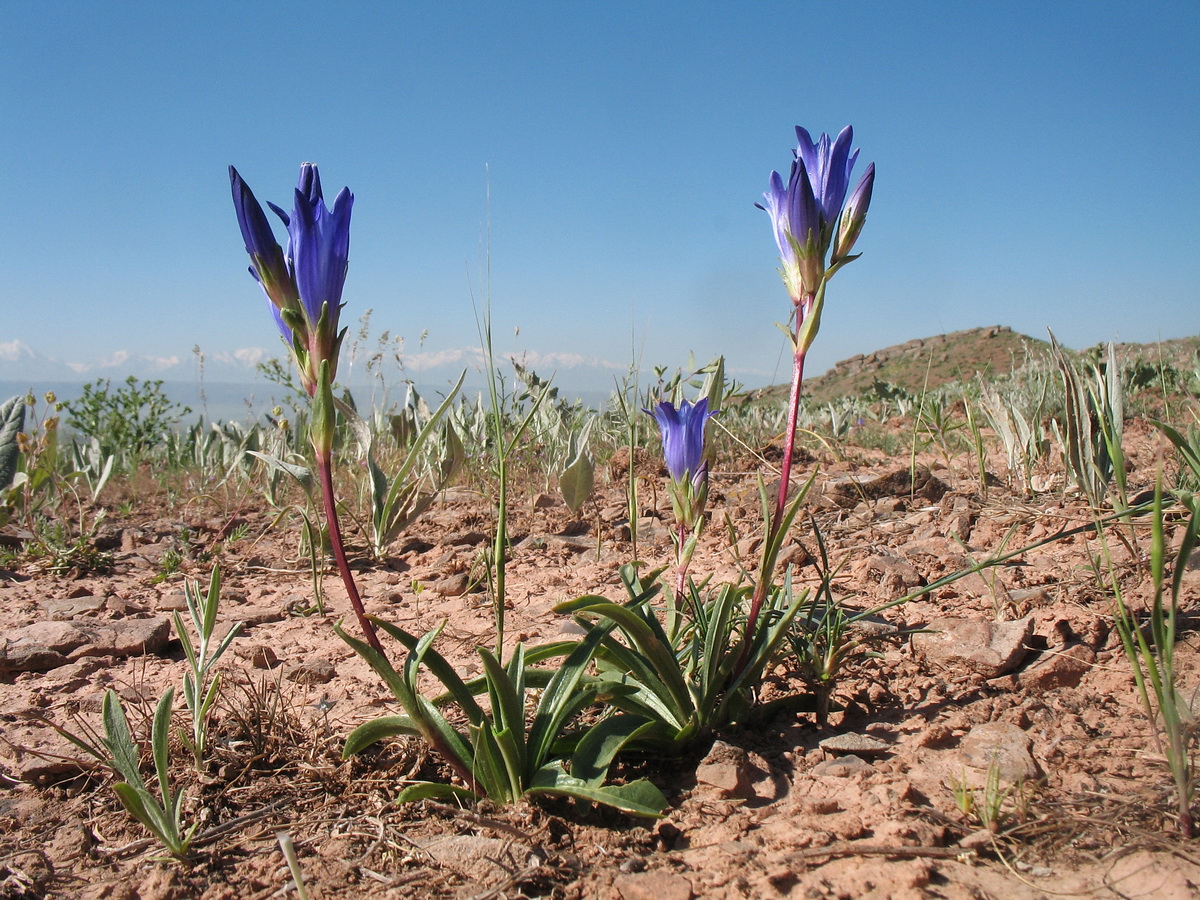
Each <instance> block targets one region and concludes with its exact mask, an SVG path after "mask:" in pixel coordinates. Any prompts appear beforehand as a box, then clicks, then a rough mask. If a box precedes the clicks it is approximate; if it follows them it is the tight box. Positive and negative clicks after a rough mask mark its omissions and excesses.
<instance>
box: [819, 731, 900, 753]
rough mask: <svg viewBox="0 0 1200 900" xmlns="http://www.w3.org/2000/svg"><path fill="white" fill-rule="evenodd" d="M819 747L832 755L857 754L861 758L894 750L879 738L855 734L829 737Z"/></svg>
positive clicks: (849, 733)
mask: <svg viewBox="0 0 1200 900" xmlns="http://www.w3.org/2000/svg"><path fill="white" fill-rule="evenodd" d="M818 746H819V747H820V748H821V749H822V750H826V751H828V752H830V753H856V754H859V755H861V756H879V755H881V754H883V753H887V752H889V751H890V750H891V749H892V748H891V745H890V744H888V743H886V742H884V741H881V740H879V738H877V737H872V736H871V735H869V734H858V733H855V732H847V733H845V734H835V735H833V736H832V737H827V738H825V739H824V740H823V741H821V742H820V743H819V744H818Z"/></svg>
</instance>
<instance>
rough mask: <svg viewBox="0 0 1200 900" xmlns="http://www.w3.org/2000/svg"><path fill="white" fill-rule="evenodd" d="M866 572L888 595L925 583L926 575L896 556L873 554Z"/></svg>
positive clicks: (868, 561) (903, 592)
mask: <svg viewBox="0 0 1200 900" xmlns="http://www.w3.org/2000/svg"><path fill="white" fill-rule="evenodd" d="M864 574H865V575H866V577H867V578H869V579H870V580H871V581H873V582H878V584H879V589H880V591H881V592H882V593H884V594H886V595H888V596H899V595H901V594H905V593H907V592H908V591H910V590H912V589H913V588H916V587H920V586H921V585H923V584H924V583H925V579H924V577H923V576H922V575H921V573H920V572H918V571H917V570H916V569H914V568H913V567H912V566H911V565H909V564H908V563H906V562H904V560H902V559H897V558H896V557H894V556H886V555H880V556H873V557H871V558H870V559H869V560H867V563H866V567H865V571H864Z"/></svg>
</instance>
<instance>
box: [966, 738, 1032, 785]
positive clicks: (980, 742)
mask: <svg viewBox="0 0 1200 900" xmlns="http://www.w3.org/2000/svg"><path fill="white" fill-rule="evenodd" d="M1032 746H1033V741H1032V740H1031V739H1030V737H1029V735H1028V734H1026V733H1025V732H1024V731H1023V730H1022V729H1021V728H1020V727H1018V726H1016V725H1013V724H1010V723H1008V722H984V723H983V724H981V725H976V726H975V727H974V728H972V729H971V730H970V731H968V732H967V733H966V734H965V735H964V736H963V739H962V742H961V743H960V744H959V754H960V755H961V757H962V762H963V765H964V766H967V767H970V768H972V769H977V770H979V772H981V773H986V772H987V771H988V770H989V769H991V768H992V767H993V766H994V767H995V768H996V770H997V772H998V773H999V775H1000V780H1001V781H1002V782H1004V783H1006V784H1014V783H1017V782H1021V781H1026V780H1028V779H1031V778H1037V777H1038V775H1040V774H1041V770H1040V769H1039V768H1038V764H1037V762H1036V761H1035V760H1034V758H1033V756H1032V755H1031V754H1030V752H1029V750H1030V747H1032ZM984 777H986V776H984ZM973 786H975V787H982V786H983V783H981V784H980V785H973Z"/></svg>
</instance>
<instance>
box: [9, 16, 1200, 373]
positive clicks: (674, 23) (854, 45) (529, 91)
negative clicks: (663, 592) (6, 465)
mask: <svg viewBox="0 0 1200 900" xmlns="http://www.w3.org/2000/svg"><path fill="white" fill-rule="evenodd" d="M2 20H3V24H2V27H0V122H2V125H0V172H2V173H3V176H2V177H3V179H4V190H3V196H4V202H5V205H6V214H5V215H4V216H3V217H2V219H0V304H2V307H0V308H2V309H3V318H2V319H0V321H2V323H3V324H2V325H0V343H3V342H9V341H15V340H19V341H21V342H23V343H25V344H27V345H29V346H30V347H32V348H33V349H34V350H36V351H38V352H39V353H42V354H46V355H49V356H54V357H57V358H60V359H63V360H67V361H83V362H86V361H89V360H92V359H96V358H99V357H103V356H108V355H110V354H112V353H113V352H115V351H118V350H127V351H130V352H133V353H146V354H152V355H160V356H161V355H171V354H177V355H181V356H183V357H188V356H190V353H191V348H192V347H193V345H196V344H199V345H200V346H201V347H202V348H203V349H204V350H205V351H206V352H208V353H213V352H216V351H219V350H234V349H238V348H245V347H254V346H260V347H267V348H270V349H271V350H272V351H273V352H274V351H276V350H277V349H278V344H277V343H276V338H275V335H274V331H273V325H272V323H271V320H270V316H269V314H268V312H267V310H266V308H265V301H264V300H263V299H262V298H261V295H260V293H259V292H258V288H257V287H256V286H255V285H254V283H253V282H252V281H251V279H250V277H249V275H247V274H246V271H245V266H246V259H245V255H244V252H243V249H242V244H241V240H240V237H239V234H238V229H237V225H236V221H235V218H234V213H233V208H232V204H231V201H230V198H229V189H228V181H227V176H226V168H225V167H226V166H227V165H228V164H230V163H232V164H234V165H236V166H237V167H238V169H239V171H240V172H241V173H242V174H243V176H244V177H245V178H246V180H247V181H248V182H249V184H250V185H251V186H252V188H253V189H254V190H255V192H256V193H257V195H258V196H259V198H260V199H264V200H265V199H272V200H274V201H275V202H277V203H280V204H282V205H285V206H288V207H290V205H291V203H290V197H291V190H292V187H293V185H294V182H295V177H296V172H297V168H298V165H299V163H300V162H302V161H305V160H311V161H314V162H316V163H318V164H319V165H320V168H321V174H322V178H323V181H324V184H325V188H326V191H327V193H330V194H332V193H334V192H336V191H337V190H338V189H339V188H340V187H341V186H342V185H344V184H345V185H349V186H350V188H351V190H352V191H354V193H355V207H354V219H353V226H352V240H351V256H350V278H349V281H348V283H347V288H346V292H345V297H344V299H345V300H346V301H347V302H348V306H347V307H346V310H345V312H344V316H345V317H346V321H349V322H351V323H353V322H354V320H355V319H356V318H357V316H358V315H359V314H360V313H361V312H362V311H363V310H365V309H367V308H373V309H374V310H375V317H374V324H375V326H376V327H377V328H380V329H382V328H388V329H390V330H391V331H392V332H393V333H399V334H403V335H405V336H406V338H407V339H408V342H409V348H410V349H411V350H413V351H415V350H416V348H417V343H418V338H419V336H420V335H421V333H422V332H423V331H425V330H428V338H427V339H426V341H425V344H424V349H425V350H427V351H446V350H453V349H455V348H462V347H469V346H471V345H474V344H477V336H476V331H475V324H474V319H473V315H472V311H471V302H470V288H469V281H474V283H475V290H476V292H477V293H478V292H479V290H480V284H479V275H480V272H481V269H482V260H483V246H484V234H485V221H486V220H487V218H488V215H489V213H488V208H489V203H488V200H487V192H488V186H489V183H490V194H491V199H490V246H491V259H492V266H491V286H492V298H493V304H494V319H495V330H496V334H497V336H498V340H497V344H498V346H499V348H500V349H502V350H528V351H532V352H534V353H540V354H550V353H565V354H582V355H585V356H589V357H597V358H601V359H605V360H609V361H612V362H615V363H618V364H620V365H625V364H626V363H627V362H628V361H629V359H630V358H631V355H632V354H633V352H634V351H633V349H632V347H633V345H634V344H635V343H636V346H637V347H638V348H639V351H640V353H641V359H642V366H643V368H644V369H645V368H648V367H650V366H653V365H657V364H664V365H669V366H676V365H680V364H683V363H684V362H685V361H686V358H687V354H688V352H689V351H694V352H695V353H696V355H697V356H698V357H700V358H702V359H707V358H709V357H711V356H714V355H716V354H718V353H724V354H725V355H726V357H727V358H728V360H729V364H730V366H731V368H732V369H734V370H735V371H738V372H740V373H741V374H742V376H743V378H744V379H745V380H747V381H749V382H751V383H763V382H766V381H769V380H772V375H773V374H774V373H775V367H776V365H777V362H778V360H779V359H780V354H781V351H782V348H783V345H784V338H783V336H782V335H781V334H780V333H779V331H778V330H777V329H776V328H775V327H774V326H773V323H774V322H776V321H782V320H784V319H785V318H786V316H787V313H788V308H789V303H788V300H787V296H786V294H785V292H784V290H783V286H782V284H781V283H780V282H779V279H778V275H777V273H776V271H775V268H776V264H777V260H776V250H775V246H774V242H773V240H772V236H771V229H770V227H769V224H768V220H767V217H766V214H765V213H763V212H761V211H759V210H757V209H755V208H754V206H753V204H754V203H755V201H757V200H758V199H760V197H761V194H762V192H763V190H764V189H765V188H766V185H767V178H768V175H769V173H770V171H771V170H772V169H780V170H783V171H786V167H787V166H788V165H789V161H790V158H791V154H790V150H791V148H792V146H793V145H794V134H793V126H795V125H797V124H803V125H805V126H806V127H808V128H809V129H810V130H811V131H813V132H814V133H816V132H819V131H829V132H834V131H836V130H838V129H840V128H841V127H842V126H843V125H845V124H847V123H851V124H853V125H854V128H855V144H856V146H858V147H860V148H861V150H862V154H861V156H860V159H859V168H858V170H857V172H861V170H862V169H863V168H865V165H866V163H868V162H871V161H874V162H875V163H876V166H877V169H878V175H877V178H876V182H875V195H874V201H873V205H872V209H871V213H870V216H869V218H868V221H867V225H866V228H865V230H864V232H863V235H862V237H861V239H860V241H859V245H858V249H860V250H862V252H863V257H862V259H860V260H859V261H858V262H856V263H854V264H853V265H851V266H849V267H848V268H846V269H845V270H843V271H842V272H841V273H840V274H839V275H838V276H837V277H836V278H835V279H834V280H833V282H832V284H831V286H830V292H829V297H828V301H827V305H826V313H825V317H824V321H823V326H822V330H821V334H820V336H819V337H818V339H817V343H816V344H815V345H814V348H813V351H812V356H811V359H812V362H811V364H810V371H814V372H819V371H821V370H822V369H824V368H826V367H828V366H829V365H831V364H832V363H833V362H835V361H836V360H838V359H841V358H843V357H846V356H850V355H852V354H854V353H857V352H862V351H869V350H872V349H875V348H877V347H881V346H885V345H887V344H891V343H895V342H897V341H902V340H906V339H908V338H912V337H919V336H924V335H929V334H933V333H937V332H943V331H953V330H957V329H961V328H970V327H974V326H978V325H989V324H996V323H1000V324H1006V325H1011V326H1012V327H1013V328H1015V329H1017V330H1020V331H1025V332H1027V333H1030V334H1034V335H1038V336H1044V334H1045V328H1046V326H1050V327H1051V328H1053V329H1054V330H1055V332H1056V334H1057V335H1058V336H1059V338H1060V340H1062V341H1064V342H1065V343H1067V344H1068V345H1071V346H1075V347H1082V346H1087V345H1090V344H1092V343H1095V342H1097V341H1101V340H1108V339H1118V340H1137V341H1148V340H1154V339H1157V338H1160V337H1163V338H1166V337H1175V336H1182V335H1187V334H1194V333H1197V332H1200V217H1198V216H1197V209H1198V208H1200V175H1198V174H1197V165H1198V163H1197V158H1198V151H1200V3H1197V2H1195V0H1187V2H1164V3H1157V2H1140V3H1131V2H1120V3H1117V2H1074V3H1065V2H1054V0H1040V2H1010V3H1001V2H990V3H951V2H937V3H909V2H899V3H898V2H874V3H872V2H865V3H839V2H825V3H811V2H803V0H790V2H779V3H775V2H762V3H755V2H723V3H661V2H660V3H656V2H613V0H608V2H541V3H521V2H494V3H483V2H474V3H456V2H423V3H415V2H410V3H402V2H396V3H385V2H378V3H373V2H356V3H329V2H326V3H309V2H296V0H293V2H288V3H276V2H253V3H246V2H239V3H218V2H209V3H196V4H177V3H161V2H153V3H105V4H100V3H95V2H86V3H82V2H62V3H53V2H47V3H16V2H12V3H6V4H4V6H3V12H2ZM857 172H856V176H855V180H857ZM514 327H519V328H520V333H519V335H518V336H515V337H514V336H513V329H514ZM643 348H644V349H643ZM551 367H552V366H550V365H549V364H547V368H551ZM785 377H786V366H783V367H781V368H780V369H779V370H778V380H783V379H784V378H785Z"/></svg>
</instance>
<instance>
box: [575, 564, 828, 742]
mask: <svg viewBox="0 0 1200 900" xmlns="http://www.w3.org/2000/svg"><path fill="white" fill-rule="evenodd" d="M662 572H663V570H661V569H659V570H654V571H651V572H649V573H647V574H646V576H645V577H642V576H639V574H638V572H637V567H636V565H632V564H630V565H626V566H623V567H622V568H621V581H622V583H623V584H624V586H625V590H626V593H627V594H628V600H627V601H626V602H625V603H623V604H618V603H613V602H612V601H611V600H607V599H605V598H603V597H598V596H585V597H580V598H578V599H575V600H571V601H567V602H565V603H560V604H559V605H558V606H556V607H555V610H556V611H557V612H562V613H569V614H571V615H573V616H574V617H575V619H576V621H577V622H578V623H579V624H580V625H581V626H582V627H584V628H585V629H587V632H588V637H589V638H591V639H593V640H596V639H598V641H599V643H598V649H597V651H596V667H597V674H598V677H599V678H600V679H601V680H602V681H603V682H604V683H605V687H604V689H603V691H602V692H601V693H602V694H604V695H605V696H606V697H608V702H609V703H610V704H611V705H612V706H614V707H616V708H617V709H618V710H620V711H621V714H619V715H618V717H617V718H618V719H619V721H620V722H621V723H622V726H620V727H621V728H623V730H624V731H626V732H628V733H629V734H630V735H631V738H630V739H631V740H635V741H636V743H637V744H639V745H642V746H650V747H653V748H655V749H656V750H658V751H660V752H662V751H666V752H671V753H678V752H681V751H682V750H684V749H685V748H686V747H688V746H690V745H692V744H694V743H695V742H697V741H699V740H702V739H704V738H705V737H708V736H711V735H712V734H713V733H714V732H715V731H718V730H720V729H723V728H728V727H730V726H731V725H735V724H739V723H745V722H747V721H748V720H749V718H750V717H751V715H752V713H753V711H754V710H755V705H756V703H757V700H758V689H759V686H760V684H761V681H762V678H763V675H764V673H765V672H766V671H767V669H768V667H769V666H770V665H771V664H772V663H773V662H774V661H775V660H776V658H777V656H778V653H779V650H780V648H781V647H782V646H783V643H784V641H785V639H786V636H787V633H788V630H789V628H790V627H791V624H792V621H793V620H794V619H795V617H796V614H797V613H798V612H799V610H800V607H801V605H802V604H803V602H804V599H805V597H806V595H807V591H801V592H799V593H796V592H795V590H794V589H793V586H792V582H791V578H790V577H785V578H784V581H783V584H782V586H780V587H779V588H777V589H775V590H772V591H771V593H770V594H769V595H768V598H767V602H766V604H765V605H764V607H763V613H762V626H761V627H760V628H758V629H756V630H755V632H754V633H753V634H749V633H748V632H747V631H746V627H747V626H746V606H747V600H748V598H749V595H750V592H751V588H750V586H749V585H733V584H722V585H718V586H716V587H711V588H710V587H708V586H707V585H703V586H697V585H696V584H695V582H689V583H688V591H687V594H686V596H685V597H683V598H674V599H673V600H672V601H670V602H669V603H668V604H667V605H666V608H665V610H664V611H663V613H662V615H663V616H664V618H665V623H666V624H665V625H664V624H663V622H660V621H659V615H660V613H659V611H658V610H657V609H656V608H655V607H654V605H653V604H652V602H651V601H652V600H653V599H654V598H655V597H657V596H658V595H659V594H660V593H661V591H662V580H661V575H662ZM677 604H679V606H678V608H677ZM614 630H615V631H616V632H617V633H618V634H619V635H620V638H621V639H620V640H617V639H616V638H615V637H613V636H612V635H611V634H610V632H612V631H614ZM785 702H790V701H785ZM772 709H774V707H772ZM759 712H760V713H761V714H763V715H769V713H768V712H766V711H763V710H760V711H759ZM609 727H610V728H614V729H616V728H618V725H617V724H616V723H614V724H613V725H611V726H609Z"/></svg>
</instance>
